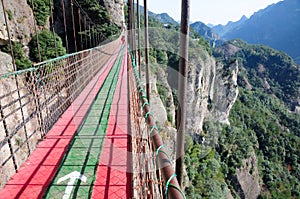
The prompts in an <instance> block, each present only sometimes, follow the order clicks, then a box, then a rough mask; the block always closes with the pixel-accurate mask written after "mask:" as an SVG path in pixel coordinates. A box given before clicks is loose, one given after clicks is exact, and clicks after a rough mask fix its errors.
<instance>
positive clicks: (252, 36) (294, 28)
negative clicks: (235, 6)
mask: <svg viewBox="0 0 300 199" xmlns="http://www.w3.org/2000/svg"><path fill="white" fill-rule="evenodd" d="M297 10H300V1H299V0H285V1H280V2H278V3H276V4H271V5H269V6H267V7H266V8H265V9H261V10H259V11H257V12H255V13H254V14H253V15H252V16H251V17H250V18H249V19H247V20H245V21H244V22H243V23H242V24H240V25H238V26H235V27H234V28H228V27H225V29H226V31H224V30H223V34H219V35H220V36H221V37H223V38H224V39H234V38H241V39H243V40H245V41H247V42H248V43H251V44H263V45H267V46H270V47H272V48H275V49H277V50H281V51H284V52H286V53H288V54H289V55H290V56H291V57H293V59H294V60H295V61H296V62H297V63H300V46H299V45H298V44H299V43H300V37H299V35H300V21H299V19H300V12H299V11H297ZM218 28H219V27H214V28H213V29H214V30H215V31H216V32H217V33H219V31H220V30H221V29H220V28H219V29H218ZM223 28H224V27H223Z"/></svg>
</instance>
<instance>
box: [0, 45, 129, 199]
mask: <svg viewBox="0 0 300 199" xmlns="http://www.w3.org/2000/svg"><path fill="white" fill-rule="evenodd" d="M128 115H129V110H128V84H127V52H126V48H123V49H121V50H120V52H119V54H118V55H117V54H116V55H115V56H114V57H112V59H111V61H110V62H109V64H108V65H107V67H105V68H103V69H102V70H100V72H99V73H98V74H97V75H96V77H95V78H94V79H93V80H92V81H91V82H90V83H89V84H88V86H87V87H86V88H85V89H84V90H83V92H82V93H81V94H80V96H79V97H78V98H77V99H76V100H75V101H74V102H73V103H72V105H71V106H70V107H69V108H68V110H67V111H66V112H65V113H64V114H63V115H62V116H61V118H60V119H59V120H58V121H57V122H56V124H55V125H54V126H53V127H52V129H51V130H50V131H49V132H48V134H47V136H46V138H45V139H44V140H43V141H42V142H41V143H40V144H39V145H38V147H37V149H36V150H35V151H34V152H33V153H32V154H31V156H30V157H29V158H28V160H27V161H26V162H25V163H24V164H23V165H22V167H21V168H20V169H19V170H18V173H16V174H15V175H14V176H13V177H12V178H11V180H10V181H9V182H8V183H7V184H6V185H5V187H4V188H3V189H2V190H0V198H1V199H4V198H5V199H6V198H7V199H11V198H30V199H32V198H91V197H92V198H130V197H131V174H130V173H129V171H130V170H131V168H129V167H130V165H131V163H130V147H129V146H130V145H129V141H130V140H129V134H128V132H129V131H128V126H129V125H128V122H129V121H128V117H129V116H128Z"/></svg>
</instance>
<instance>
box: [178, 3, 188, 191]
mask: <svg viewBox="0 0 300 199" xmlns="http://www.w3.org/2000/svg"><path fill="white" fill-rule="evenodd" d="M189 6H190V0H182V1H181V26H180V33H181V34H180V52H179V53H180V57H179V74H178V100H179V103H178V115H177V130H178V131H177V138H176V142H177V147H176V158H177V159H176V174H177V176H178V181H179V184H180V186H181V187H182V186H183V165H184V137H185V125H186V94H187V92H186V90H187V78H188V77H187V74H188V49H189V14H190V7H189Z"/></svg>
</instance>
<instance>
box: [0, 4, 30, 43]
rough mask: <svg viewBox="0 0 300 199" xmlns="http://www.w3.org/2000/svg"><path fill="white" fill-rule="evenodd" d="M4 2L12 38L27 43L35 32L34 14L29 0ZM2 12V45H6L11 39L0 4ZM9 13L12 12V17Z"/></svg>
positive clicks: (0, 38)
mask: <svg viewBox="0 0 300 199" xmlns="http://www.w3.org/2000/svg"><path fill="white" fill-rule="evenodd" d="M3 3H4V5H5V10H6V12H5V13H6V16H7V20H8V27H9V32H10V37H11V39H12V40H13V41H19V42H21V43H22V44H23V45H27V44H28V42H29V41H30V39H31V35H32V34H34V32H35V28H34V21H33V14H32V11H31V8H30V7H29V5H28V4H27V1H26V0H14V1H12V0H4V2H3ZM0 13H1V14H0V24H1V26H0V45H5V44H8V43H9V40H8V33H7V27H6V24H5V19H4V15H3V14H2V13H3V7H2V6H0ZM7 13H11V14H12V17H11V18H10V17H9V15H8V14H7ZM9 18H10V19H9Z"/></svg>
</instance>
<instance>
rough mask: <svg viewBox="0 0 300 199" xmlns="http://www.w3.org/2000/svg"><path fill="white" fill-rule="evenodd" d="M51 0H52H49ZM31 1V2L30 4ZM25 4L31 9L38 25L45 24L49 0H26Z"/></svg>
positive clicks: (48, 14)
mask: <svg viewBox="0 0 300 199" xmlns="http://www.w3.org/2000/svg"><path fill="white" fill-rule="evenodd" d="M51 1H53V0H51ZM32 3H33V4H32ZM27 4H28V5H29V6H30V7H31V8H34V9H33V14H34V17H35V20H36V22H37V25H38V26H45V25H46V23H47V19H48V17H50V4H49V0H27Z"/></svg>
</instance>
